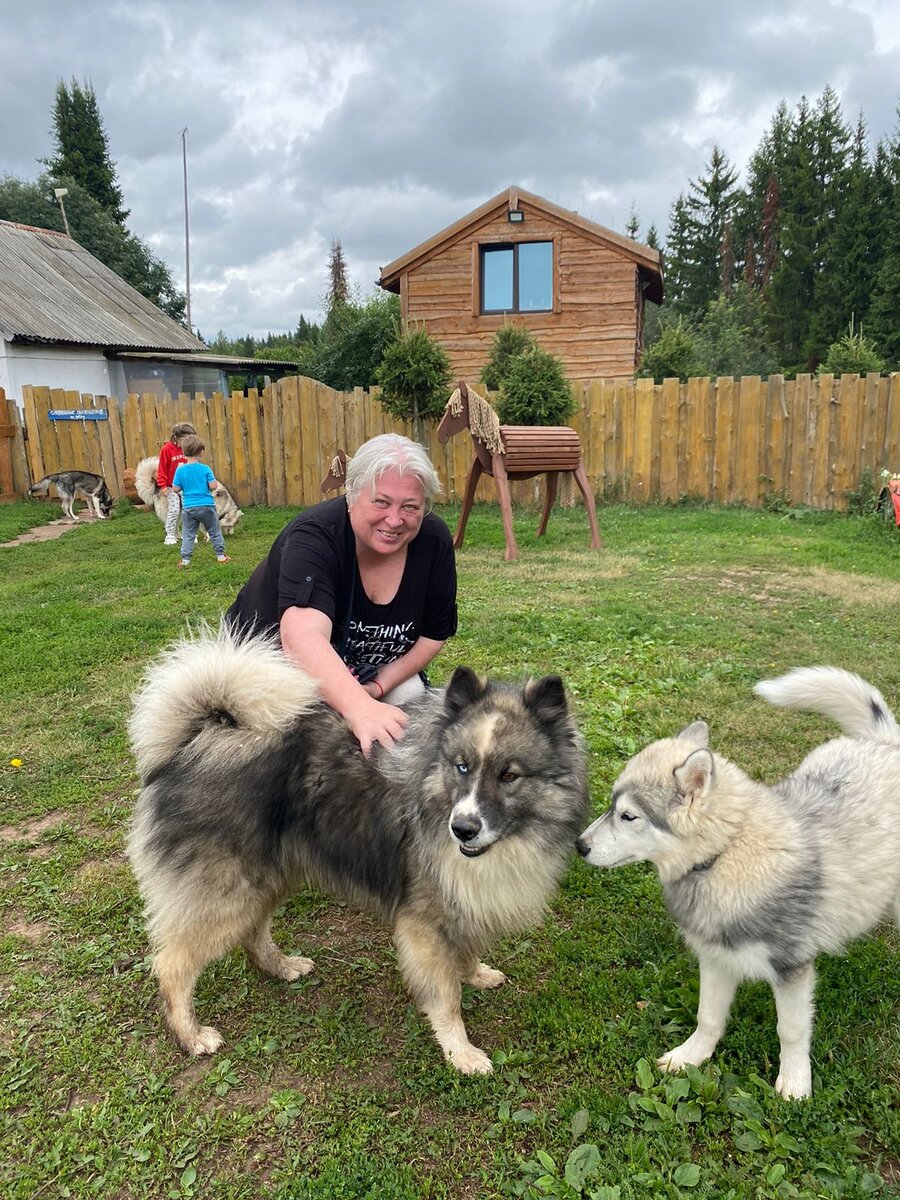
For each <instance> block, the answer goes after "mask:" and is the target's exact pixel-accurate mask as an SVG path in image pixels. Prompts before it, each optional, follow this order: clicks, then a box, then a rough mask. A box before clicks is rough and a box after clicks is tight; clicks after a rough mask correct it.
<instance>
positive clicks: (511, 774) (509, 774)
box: [500, 771, 519, 783]
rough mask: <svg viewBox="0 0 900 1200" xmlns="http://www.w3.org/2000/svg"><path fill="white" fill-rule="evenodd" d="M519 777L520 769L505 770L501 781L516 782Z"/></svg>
mask: <svg viewBox="0 0 900 1200" xmlns="http://www.w3.org/2000/svg"><path fill="white" fill-rule="evenodd" d="M518 778H519V773H518V771H504V772H503V774H502V775H501V776H500V782H501V783H515V781H516V780H517V779H518Z"/></svg>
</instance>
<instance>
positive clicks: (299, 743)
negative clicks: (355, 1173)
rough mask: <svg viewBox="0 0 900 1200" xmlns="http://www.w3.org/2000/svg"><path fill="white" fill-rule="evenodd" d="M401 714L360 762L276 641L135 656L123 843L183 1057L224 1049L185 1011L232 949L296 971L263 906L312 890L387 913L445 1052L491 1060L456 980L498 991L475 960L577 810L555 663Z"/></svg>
mask: <svg viewBox="0 0 900 1200" xmlns="http://www.w3.org/2000/svg"><path fill="white" fill-rule="evenodd" d="M173 695H177V696H178V703H177V704H175V705H173V704H172V696H173ZM409 712H410V721H409V725H408V727H407V730H406V734H405V736H404V737H403V739H402V740H401V741H400V742H399V743H397V744H396V745H395V746H394V747H393V748H392V749H391V750H389V751H386V750H381V749H377V750H376V752H375V753H374V754H373V756H372V757H371V758H364V757H363V755H362V753H361V751H360V748H359V744H358V743H357V742H356V741H355V739H354V738H353V736H352V734H351V733H350V730H349V728H348V726H347V724H346V723H345V722H344V720H343V719H342V718H341V717H340V716H338V714H337V713H335V712H334V711H333V709H331V708H329V707H328V705H326V704H325V703H324V702H323V701H322V700H321V699H320V698H319V696H318V694H317V691H316V687H315V685H314V683H313V681H312V680H311V679H309V678H308V677H307V676H305V675H304V674H303V673H302V672H301V671H300V670H299V669H298V668H297V667H296V666H294V665H293V664H292V663H291V662H290V661H289V660H288V659H287V658H286V657H285V655H284V654H283V653H282V651H281V650H280V648H278V647H276V646H275V645H274V644H273V643H271V642H268V641H266V640H264V639H260V638H253V639H246V640H240V639H239V638H238V637H237V636H236V635H234V634H233V633H231V632H230V631H229V629H228V627H227V626H225V625H223V627H222V628H221V629H220V631H219V632H218V634H214V633H212V632H211V631H208V630H207V631H202V632H201V633H200V634H199V636H197V637H195V638H193V639H191V638H186V639H183V640H182V641H181V642H179V643H176V645H175V646H174V647H170V648H167V649H166V650H165V652H164V653H163V654H161V655H160V657H159V658H158V659H157V660H156V661H155V662H153V663H152V664H151V665H150V667H149V668H148V670H147V672H146V675H145V677H144V682H143V685H142V687H141V689H140V691H139V692H138V693H137V695H136V697H135V702H134V714H133V716H132V718H131V722H130V732H131V740H132V745H133V747H134V751H135V755H136V757H137V761H138V766H139V768H140V774H141V779H142V783H143V787H142V790H141V792H140V795H139V797H138V801H137V807H136V811H135V815H134V822H133V826H132V829H131V834H130V837H129V841H128V855H129V858H130V860H131V865H132V868H133V870H134V873H135V876H136V877H137V882H138V886H139V889H140V892H141V896H142V897H143V900H144V904H145V911H146V919H147V925H148V930H149V935H150V940H151V943H152V945H153V949H154V951H155V957H154V964H153V970H154V973H155V975H156V977H157V979H158V981H159V988H160V992H161V993H162V997H163V1001H164V1006H165V1013H166V1019H167V1021H168V1023H169V1026H170V1028H171V1030H172V1032H173V1033H174V1035H175V1037H176V1038H177V1039H178V1041H179V1042H180V1043H181V1045H182V1046H183V1047H184V1049H185V1050H187V1051H188V1052H189V1053H191V1054H211V1053H212V1052H213V1051H215V1050H217V1049H218V1048H219V1046H221V1044H222V1037H221V1035H220V1034H219V1032H218V1030H216V1029H214V1028H212V1027H210V1026H204V1025H200V1024H199V1023H198V1021H197V1018H196V1016H195V1015H194V999H193V997H194V987H195V984H196V982H197V979H198V977H199V975H200V973H201V972H202V971H203V969H204V967H206V966H207V964H209V963H211V962H213V961H214V960H216V959H218V958H220V957H221V956H222V955H223V954H226V953H227V952H228V951H229V950H230V949H232V947H235V946H243V948H244V949H245V950H246V952H247V954H248V955H249V957H250V958H251V960H252V961H253V962H254V963H255V964H256V966H257V967H259V968H260V969H261V970H263V971H265V972H267V973H268V974H270V975H274V976H275V977H276V978H278V979H285V980H294V979H298V978H299V977H300V976H302V975H307V974H309V973H310V972H311V971H312V970H313V969H314V968H313V964H312V962H311V961H310V960H309V959H308V958H301V957H296V956H294V957H291V956H288V955H285V954H283V953H282V952H281V950H279V949H278V947H277V946H276V945H275V943H274V942H273V940H272V933H271V922H272V914H273V912H274V911H275V909H276V908H277V907H278V906H279V905H280V904H281V903H282V902H283V901H284V900H285V899H286V898H287V897H289V896H290V895H291V894H292V893H293V892H294V891H296V890H297V889H298V888H299V887H300V886H302V885H304V884H306V883H312V884H314V885H316V886H320V887H322V888H323V889H326V890H329V891H333V892H336V893H337V894H339V895H342V896H345V897H348V898H350V899H352V900H355V901H356V902H358V903H359V904H361V905H362V906H364V907H367V908H369V909H372V910H374V911H375V912H376V913H379V914H380V915H381V916H382V917H383V919H384V920H385V921H387V922H388V923H389V924H390V925H391V927H392V929H393V935H394V943H395V945H396V947H397V955H398V959H399V965H400V969H401V971H402V973H403V976H404V979H405V981H406V984H407V987H408V988H409V991H410V992H411V994H412V996H413V999H414V1000H415V1001H416V1003H417V1004H418V1006H419V1007H420V1008H421V1009H422V1011H423V1012H424V1013H425V1015H426V1016H427V1017H428V1020H429V1021H430V1022H431V1027H432V1029H433V1030H434V1035H435V1037H436V1038H437V1041H438V1043H439V1044H440V1046H441V1049H442V1050H443V1052H444V1056H445V1057H446V1059H447V1060H448V1061H449V1062H450V1063H451V1064H452V1065H453V1066H454V1067H455V1068H456V1069H457V1070H458V1071H461V1072H463V1073H466V1074H471V1073H473V1072H480V1073H487V1072H490V1071H491V1070H492V1065H491V1060H490V1059H489V1058H488V1056H487V1054H485V1052H484V1051H483V1050H481V1049H479V1048H478V1047H477V1046H474V1045H473V1044H472V1043H471V1042H470V1041H469V1037H468V1034H467V1032H466V1029H465V1026H464V1024H463V1018H462V1011H461V1007H460V999H461V996H460V992H461V985H462V983H464V982H466V983H470V984H472V985H474V986H475V987H479V988H494V987H498V986H499V985H500V984H502V983H504V982H505V977H504V976H503V974H502V973H501V972H500V971H497V970H494V969H493V968H492V967H489V966H487V965H486V964H485V963H484V962H483V961H482V955H483V954H484V952H485V951H486V950H487V949H488V948H489V947H490V946H491V945H492V944H493V943H495V942H496V941H497V940H498V939H499V938H501V937H505V936H507V935H509V934H513V933H516V932H521V931H522V930H524V929H527V928H529V927H532V926H534V925H535V924H536V923H537V922H539V921H540V920H541V918H542V916H543V914H544V910H545V908H546V905H547V903H548V901H549V900H550V898H551V896H552V894H553V891H554V889H555V887H556V885H557V883H558V882H559V880H560V877H561V876H562V874H563V872H564V870H565V869H566V865H567V863H568V861H569V859H570V857H571V855H572V854H573V853H574V848H575V839H576V836H577V834H578V831H579V829H581V828H582V826H583V824H584V821H585V819H586V811H587V784H586V765H585V755H584V751H583V749H582V743H581V739H580V737H579V735H578V733H577V731H576V728H575V724H574V721H573V718H572V716H571V714H570V712H569V707H568V703H567V700H566V695H565V692H564V690H563V685H562V682H561V680H560V679H559V678H558V677H557V676H555V675H550V676H547V677H545V678H543V679H537V680H533V681H531V682H528V683H526V684H523V685H513V684H500V683H494V682H488V681H485V680H482V679H479V678H478V677H477V676H476V675H475V674H474V673H473V672H472V671H470V670H468V669H467V668H464V667H459V668H458V669H457V670H456V672H455V674H454V675H453V677H452V679H451V680H450V683H449V684H448V686H447V687H446V688H445V689H434V690H430V691H428V692H427V693H426V694H425V696H424V697H423V698H422V699H420V700H419V701H418V702H417V703H416V704H415V705H414V706H412V705H411V706H410V708H409Z"/></svg>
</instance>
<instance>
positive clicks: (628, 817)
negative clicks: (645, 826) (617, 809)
mask: <svg viewBox="0 0 900 1200" xmlns="http://www.w3.org/2000/svg"><path fill="white" fill-rule="evenodd" d="M619 820H620V821H636V820H637V816H636V814H635V813H629V812H621V813H619Z"/></svg>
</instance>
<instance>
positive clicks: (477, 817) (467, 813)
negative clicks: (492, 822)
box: [449, 802, 496, 858]
mask: <svg viewBox="0 0 900 1200" xmlns="http://www.w3.org/2000/svg"><path fill="white" fill-rule="evenodd" d="M449 826H450V832H451V834H452V835H453V837H454V839H455V840H456V841H457V842H458V843H459V849H460V853H461V854H464V855H465V856H466V858H476V857H477V856H478V855H479V854H484V852H485V850H489V849H490V848H491V846H492V845H493V844H494V842H495V840H496V837H495V835H494V834H492V833H491V831H490V829H489V828H488V826H487V824H486V823H485V821H484V820H483V818H482V816H481V813H480V812H479V811H478V808H477V806H476V805H474V804H472V803H471V802H469V803H464V804H457V805H456V806H455V808H454V809H453V811H452V812H451V814H450V821H449Z"/></svg>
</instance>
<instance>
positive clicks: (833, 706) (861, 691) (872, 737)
mask: <svg viewBox="0 0 900 1200" xmlns="http://www.w3.org/2000/svg"><path fill="white" fill-rule="evenodd" d="M753 690H754V692H755V693H756V694H757V696H761V697H762V699H763V700H767V701H768V702H769V704H775V705H777V706H778V707H779V708H798V709H801V710H802V711H803V712H817V713H822V714H824V716H826V717H831V718H832V720H834V721H837V723H838V725H840V727H841V729H842V730H843V731H844V733H845V734H846V735H847V737H851V738H861V739H863V740H864V741H873V742H890V743H894V742H900V725H898V724H897V721H896V720H895V718H894V714H893V713H892V712H891V710H890V708H889V707H888V705H887V702H886V701H885V699H884V696H882V694H881V692H879V691H878V689H877V688H874V687H872V685H871V684H870V683H866V681H865V680H864V679H861V678H860V676H859V675H854V674H853V672H852V671H842V670H841V669H840V668H839V667H797V668H796V670H794V671H789V672H788V673H787V675H780V676H779V677H778V678H777V679H763V680H761V681H760V682H759V683H757V684H756V686H755V687H754V689H753Z"/></svg>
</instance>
